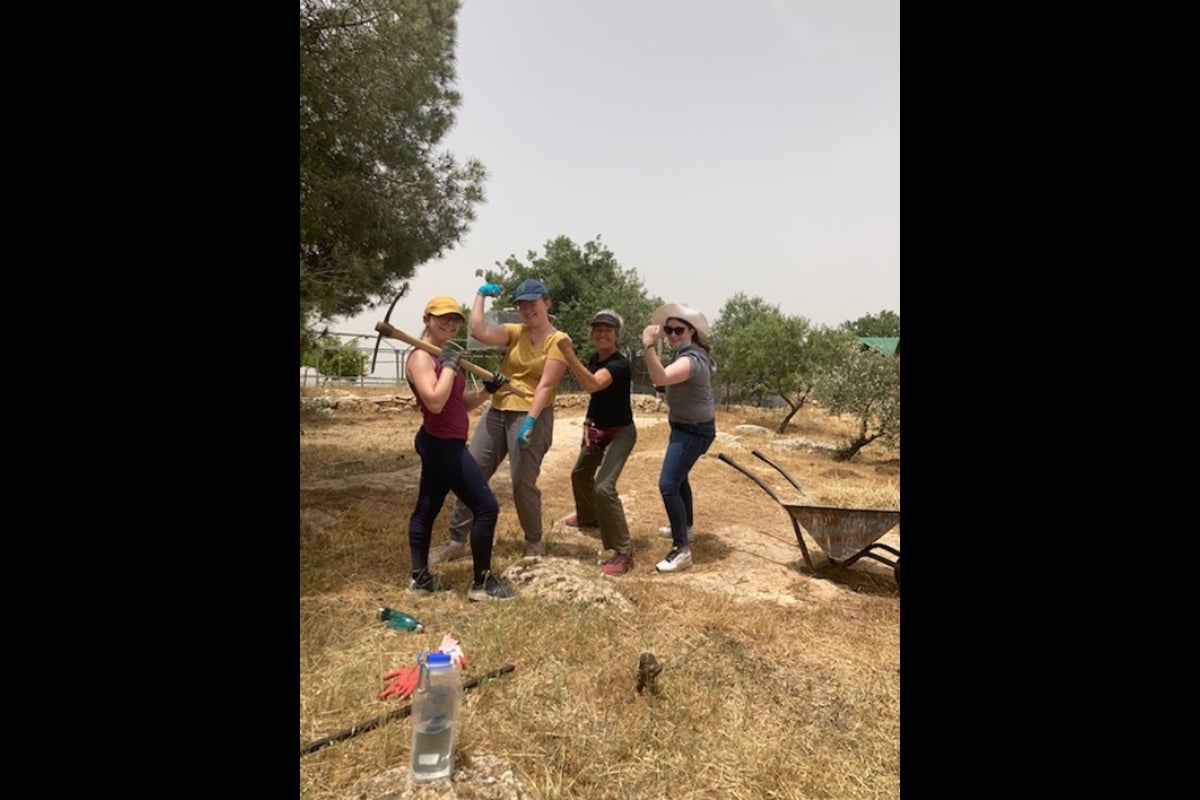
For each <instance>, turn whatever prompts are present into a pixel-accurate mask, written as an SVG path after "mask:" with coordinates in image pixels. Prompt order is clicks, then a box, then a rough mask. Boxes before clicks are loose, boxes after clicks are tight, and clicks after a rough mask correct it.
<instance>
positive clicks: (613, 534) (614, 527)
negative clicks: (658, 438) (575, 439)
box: [571, 425, 637, 556]
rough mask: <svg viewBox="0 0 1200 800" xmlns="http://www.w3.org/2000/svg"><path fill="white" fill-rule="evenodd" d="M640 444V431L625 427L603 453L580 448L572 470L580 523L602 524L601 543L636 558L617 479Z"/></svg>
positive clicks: (572, 489) (576, 508) (572, 481)
mask: <svg viewBox="0 0 1200 800" xmlns="http://www.w3.org/2000/svg"><path fill="white" fill-rule="evenodd" d="M636 443H637V428H636V427H634V426H633V425H626V426H625V428H624V429H623V430H622V431H621V432H620V433H618V434H617V435H616V436H615V437H613V440H612V441H611V442H609V443H608V446H607V447H605V448H604V449H603V450H596V451H594V452H591V453H589V452H588V451H587V449H586V448H580V450H579V457H578V458H577V459H575V467H574V469H572V470H571V491H572V492H574V494H575V513H576V514H577V515H578V516H579V519H581V520H584V521H587V522H597V523H599V524H600V541H602V542H603V543H604V547H605V548H606V549H609V550H616V551H617V552H618V553H621V554H622V555H627V556H629V555H633V543H632V542H631V541H630V540H629V523H628V522H627V521H626V520H625V506H624V505H623V504H622V503H621V498H620V496H619V495H618V494H617V478H620V477H621V470H623V469H624V468H625V460H626V459H627V458H629V454H630V452H632V451H633V446H634V444H636Z"/></svg>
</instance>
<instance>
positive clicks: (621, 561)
mask: <svg viewBox="0 0 1200 800" xmlns="http://www.w3.org/2000/svg"><path fill="white" fill-rule="evenodd" d="M621 321H622V320H621V316H620V314H618V313H617V312H616V311H613V310H612V309H611V308H606V309H603V310H602V311H599V312H597V313H596V316H594V317H592V326H591V327H592V334H591V340H592V345H593V346H594V347H595V348H596V352H595V353H593V354H592V355H591V357H590V358H588V363H587V366H584V364H583V362H582V361H580V360H579V358H578V357H577V356H576V355H575V350H574V349H573V348H572V343H571V340H570V338H569V337H566V336H564V338H562V339H561V340H559V342H558V347H559V349H560V350H562V353H563V355H564V356H565V357H566V359H567V369H569V370H571V374H572V375H574V376H575V379H576V380H578V381H579V385H580V386H582V387H583V389H584V391H586V392H587V393H588V394H589V395H591V397H590V398H589V399H588V407H587V418H586V419H585V420H584V421H583V442H582V444H581V446H580V450H579V456H578V457H577V458H576V459H575V467H574V468H573V469H572V470H571V491H572V492H573V493H574V495H575V513H574V514H572V515H571V516H569V517H567V518H566V520H564V522H565V523H566V524H567V525H570V526H571V527H574V528H595V527H597V526H599V528H600V539H601V541H602V542H603V543H604V547H605V549H607V550H612V551H613V556H612V558H610V559H609V560H608V561H606V562H604V565H603V566H602V567H601V568H600V571H601V572H603V573H604V574H605V575H612V576H614V577H617V576H620V575H624V574H625V573H627V572H629V571H630V570H631V569H633V542H632V541H630V539H629V523H628V522H626V520H625V506H624V505H623V504H622V503H621V498H620V497H619V496H618V495H617V479H618V478H620V477H621V470H623V469H624V468H625V460H626V459H627V458H629V453H630V452H631V451H632V450H633V446H634V444H636V443H637V428H635V427H634V424H633V406H632V405H631V404H630V402H629V394H630V389H631V386H632V371H631V370H630V366H629V359H628V358H626V357H625V354H624V353H622V352H621V351H620V350H618V349H617V342H618V340H619V339H620V337H621Z"/></svg>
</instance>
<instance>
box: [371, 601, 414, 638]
mask: <svg viewBox="0 0 1200 800" xmlns="http://www.w3.org/2000/svg"><path fill="white" fill-rule="evenodd" d="M377 616H378V617H379V619H380V620H382V621H383V622H386V623H387V626H388V627H389V628H395V629H396V630H398V631H411V632H413V633H420V632H421V631H423V630H424V629H425V626H424V625H422V624H421V623H419V622H417V620H416V618H415V617H412V616H410V615H408V614H405V613H404V612H403V611H397V610H396V609H394V608H388V607H387V606H384V607H383V608H381V609H379V613H378V615H377Z"/></svg>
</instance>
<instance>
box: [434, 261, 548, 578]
mask: <svg viewBox="0 0 1200 800" xmlns="http://www.w3.org/2000/svg"><path fill="white" fill-rule="evenodd" d="M499 295H500V287H499V286H497V285H496V284H494V283H485V284H484V285H483V286H480V287H479V291H478V292H476V294H475V304H474V306H472V308H471V319H470V331H471V336H473V337H475V339H477V340H478V341H480V342H483V343H484V344H489V345H495V346H505V347H507V348H508V349H507V350H506V351H505V353H504V358H503V359H501V361H500V370H499V371H500V372H502V373H504V374H505V375H507V376H508V378H509V383H508V384H506V385H505V386H503V387H501V388H500V389H498V390H497V391H496V393H495V394H494V395H493V396H492V405H491V407H490V408H489V409H488V410H487V411H486V412H485V413H484V415H483V418H482V419H480V421H479V424H478V425H476V426H475V433H473V434H472V435H471V444H470V445H469V449H470V451H471V455H472V456H474V457H475V460H476V461H478V462H479V467H480V469H482V470H483V474H484V476H485V477H486V478H487V479H488V480H491V478H492V475H494V474H495V472H496V470H497V469H498V468H499V467H500V462H502V461H503V460H504V459H505V458H508V472H509V475H510V476H511V478H512V492H513V504H514V505H516V507H517V519H518V520H520V522H521V530H522V531H524V533H525V560H526V561H536V560H538V559H539V558H541V556H542V555H543V554H544V553H545V544H544V543H543V542H542V490H541V489H539V488H538V485H537V482H538V476H539V475H541V472H542V459H544V458H545V457H546V451H547V450H549V449H550V445H551V444H553V443H554V398H555V396H556V394H557V389H558V382H559V381H560V380H562V376H563V375H564V374H565V373H566V371H567V363H566V359H564V358H563V354H562V351H561V350H559V349H558V340H559V339H561V338H563V336H564V334H562V333H561V332H560V331H559V330H558V329H557V328H555V327H554V323H553V322H552V321H551V320H550V306H551V300H550V295H549V293H548V292H547V291H546V284H544V283H542V282H541V281H539V280H537V279H536V278H529V279H527V280H524V281H521V284H520V285H519V286H518V287H517V291H516V303H517V312H518V313H520V315H521V318H522V320H524V321H523V323H521V324H517V323H512V322H506V323H497V324H494V325H489V324H488V323H487V320H486V319H485V318H484V315H483V301H484V298H485V297H499ZM513 386H518V387H520V388H521V390H522V391H524V396H522V395H521V394H519V393H518V392H515V391H513V390H512V387H513ZM470 530H471V511H470V509H469V508H467V507H466V506H465V505H464V504H463V503H461V502H459V501H457V500H455V502H454V509H453V511H452V512H451V514H450V538H449V539H448V540H447V541H446V542H444V543H443V544H441V545H440V546H439V547H437V548H435V549H434V550H433V551H432V552H431V553H430V554H429V563H431V564H438V563H440V562H442V561H447V560H449V559H452V558H462V557H464V556H465V555H466V554H467V553H466V544H465V543H466V540H467V533H468V531H470Z"/></svg>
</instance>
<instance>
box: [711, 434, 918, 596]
mask: <svg viewBox="0 0 1200 800" xmlns="http://www.w3.org/2000/svg"><path fill="white" fill-rule="evenodd" d="M751 452H752V453H753V455H754V456H755V457H756V458H758V459H760V460H762V461H765V462H766V463H767V464H769V465H770V466H771V467H773V468H774V469H775V470H776V471H777V472H779V474H781V475H782V476H783V477H784V478H785V479H787V481H788V483H790V484H792V486H794V487H796V490H797V491H798V492H800V494H804V489H803V488H801V486H800V484H799V483H797V482H796V479H795V478H793V477H792V476H791V475H789V474H788V473H787V471H786V470H784V468H783V467H781V466H779V465H778V464H776V463H775V462H774V461H772V460H771V459H769V458H768V457H767V456H765V455H763V454H762V453H761V452H759V451H758V450H752V451H751ZM717 458H718V459H719V460H721V461H724V462H725V463H726V464H728V465H729V466H731V467H733V468H734V469H736V470H737V471H738V472H740V473H742V474H743V475H745V476H746V477H747V478H749V479H750V480H752V481H754V482H755V483H756V484H758V486H759V488H761V489H762V490H763V491H764V492H766V493H767V494H768V495H769V496H770V497H771V499H772V500H774V501H775V502H776V503H778V504H779V505H780V507H782V508H783V510H784V511H786V512H787V514H788V519H789V520H791V523H792V530H793V531H794V532H795V534H796V543H797V544H799V545H800V552H801V554H803V556H804V563H805V564H807V565H808V568H809V569H811V570H814V571H816V567H814V566H813V562H812V558H811V557H810V556H809V553H808V545H807V544H805V542H804V536H803V534H802V531H803V532H804V533H807V534H808V535H809V537H810V538H811V539H812V540H813V542H815V543H816V545H817V547H818V548H820V550H821V552H823V553H824V554H825V555H826V557H827V558H828V559H829V560H830V561H831V562H832V563H834V564H836V565H838V566H843V567H848V566H850V565H851V564H853V563H854V562H856V561H858V560H859V559H861V558H870V559H873V560H875V561H879V562H881V563H883V564H887V565H888V566H889V567H892V571H893V574H894V575H895V577H896V583H900V551H899V550H897V549H896V548H894V547H891V546H890V545H886V544H883V543H882V542H879V541H878V540H879V539H880V537H882V536H883V535H884V534H885V533H887V532H888V531H890V530H891V529H892V528H894V527H896V526H897V525H899V524H900V511H899V509H879V508H842V507H837V506H823V505H814V504H811V503H794V502H786V501H784V500H783V499H782V498H781V497H780V496H779V495H778V494H776V493H775V490H774V489H772V488H771V487H770V486H768V485H767V484H766V483H765V482H764V481H763V480H762V479H761V478H759V477H758V476H757V475H755V474H754V473H753V472H750V471H749V470H747V469H746V468H745V467H743V466H742V465H740V464H738V463H737V462H736V461H734V460H733V459H732V458H730V457H729V456H727V455H725V454H724V453H721V454H719V455H718V456H717Z"/></svg>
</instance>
